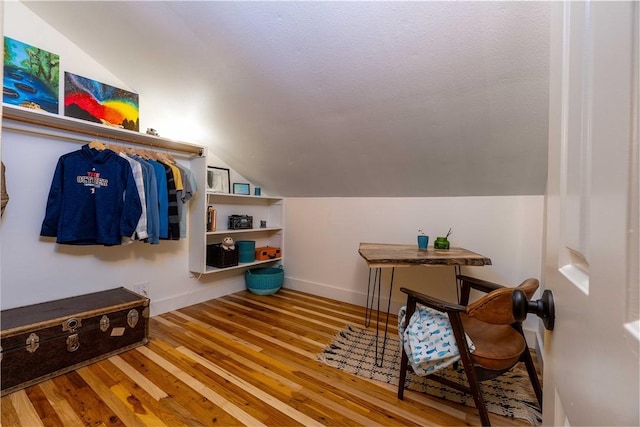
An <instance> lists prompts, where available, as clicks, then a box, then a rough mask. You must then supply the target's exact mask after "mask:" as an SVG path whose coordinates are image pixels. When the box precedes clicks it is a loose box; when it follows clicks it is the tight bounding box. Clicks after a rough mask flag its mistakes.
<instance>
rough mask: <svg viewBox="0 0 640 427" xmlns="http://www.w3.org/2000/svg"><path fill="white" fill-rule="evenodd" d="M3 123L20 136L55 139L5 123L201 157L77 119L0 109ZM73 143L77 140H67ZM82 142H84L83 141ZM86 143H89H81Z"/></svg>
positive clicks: (183, 147)
mask: <svg viewBox="0 0 640 427" xmlns="http://www.w3.org/2000/svg"><path fill="white" fill-rule="evenodd" d="M2 116H3V120H2V127H3V128H6V129H11V130H19V131H21V132H29V133H34V134H38V135H44V136H54V134H53V133H49V132H46V131H42V132H39V131H36V130H34V129H25V128H21V127H16V126H11V125H9V124H8V123H7V121H15V122H20V123H24V124H26V125H33V126H40V127H45V128H50V129H56V130H61V131H65V132H71V133H75V134H83V135H88V136H90V137H92V139H104V140H108V141H113V142H116V143H117V142H119V143H130V144H136V145H143V146H147V147H152V148H155V149H165V150H172V151H176V152H183V153H189V154H191V155H194V156H202V155H203V147H200V146H196V145H190V144H186V143H182V142H176V141H171V140H168V139H164V138H159V137H156V136H151V135H147V134H142V133H136V132H133V131H128V130H121V129H118V128H109V127H106V126H105V127H104V128H103V126H102V125H99V124H96V123H92V122H82V121H80V120H77V119H73V120H72V119H69V118H63V117H60V116H56V115H50V114H44V113H36V112H33V111H29V110H26V109H24V108H15V107H8V106H7V105H4V106H3V113H2ZM68 139H70V140H71V139H76V140H77V141H81V140H79V139H77V138H68ZM82 141H84V140H82ZM84 142H89V141H84Z"/></svg>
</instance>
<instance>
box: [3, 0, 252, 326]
mask: <svg viewBox="0 0 640 427" xmlns="http://www.w3.org/2000/svg"><path fill="white" fill-rule="evenodd" d="M3 6H4V20H3V23H4V34H5V35H7V36H9V37H12V38H15V39H17V40H20V41H23V42H25V43H29V44H33V45H35V46H37V47H40V48H42V49H46V50H49V51H51V52H54V53H57V54H59V55H60V57H61V61H60V62H61V75H62V73H63V72H64V71H65V70H66V71H70V72H73V73H76V74H80V75H83V76H86V77H89V78H92V79H95V80H98V81H101V82H103V83H107V84H110V85H114V86H117V87H120V88H124V89H129V90H131V88H129V87H128V86H127V85H126V84H125V83H124V82H122V81H120V80H119V79H118V78H117V77H116V76H114V75H113V74H111V73H110V72H109V71H108V70H106V69H105V68H104V67H102V66H101V65H100V64H98V63H97V62H96V61H94V60H93V59H92V58H91V57H90V56H89V55H87V53H85V52H83V51H81V50H80V49H78V48H77V47H76V46H75V45H74V44H73V43H71V42H70V41H69V40H68V39H66V38H65V37H63V36H62V35H61V34H60V33H58V32H57V31H55V30H53V29H52V28H51V27H50V26H48V25H47V24H46V23H45V22H44V21H42V20H41V19H40V18H39V17H38V16H36V15H34V14H33V13H32V12H31V11H29V10H28V9H27V8H26V7H24V6H23V5H22V3H20V2H3ZM34 29H35V30H34ZM140 96H141V99H143V100H144V94H140ZM155 114H157V113H156V112H155V111H154V110H153V106H152V105H145V107H144V111H142V112H141V129H144V125H143V120H142V118H143V117H146V118H147V119H148V120H150V122H153V117H154V115H155ZM69 136H74V135H69ZM1 137H2V160H3V162H4V163H5V165H6V166H7V171H6V183H7V187H8V188H7V189H8V192H9V195H10V198H11V199H10V201H9V204H8V206H7V209H6V211H5V214H4V215H3V216H2V219H1V222H0V240H1V241H2V247H3V251H2V253H1V254H0V267H1V268H0V305H1V308H2V309H6V308H12V307H17V306H21V305H26V304H33V303H37V302H42V301H47V300H51V299H56V298H64V297H68V296H73V295H79V294H83V293H88V292H94V291H100V290H104V289H110V288H113V287H117V286H125V287H127V288H129V289H133V288H134V286H135V284H137V283H142V282H148V283H149V288H150V297H151V301H152V302H151V314H152V315H154V314H158V313H162V312H165V311H168V310H172V309H175V308H178V307H182V306H186V305H190V304H194V303H197V302H200V301H204V300H208V299H211V298H215V297H217V296H220V295H225V294H227V293H230V292H235V291H238V290H241V289H243V288H244V281H243V279H242V276H240V277H238V276H236V275H226V274H224V275H217V276H215V277H203V278H201V279H200V280H197V279H195V278H192V277H190V275H189V272H188V244H187V242H186V241H177V242H173V241H163V242H161V243H160V245H156V246H150V245H145V244H142V243H139V242H138V243H134V244H132V245H130V246H124V247H111V248H106V247H100V246H86V247H74V246H65V245H57V244H55V243H54V242H53V241H52V240H50V239H41V238H40V237H39V232H40V226H41V223H42V219H43V217H44V211H45V206H46V200H47V195H48V191H49V186H50V183H51V178H52V177H53V171H54V169H55V165H56V161H57V159H58V157H59V156H60V155H62V154H64V153H67V152H70V151H73V150H77V149H79V148H80V144H78V143H74V142H65V141H63V140H60V139H50V138H43V137H38V136H33V135H26V134H20V133H16V132H13V131H7V130H4V131H3V132H2V134H1ZM76 137H77V136H76ZM184 140H186V141H188V139H187V136H185V139H184ZM208 161H211V162H214V164H216V165H219V166H224V164H223V163H221V162H220V161H219V159H216V158H215V157H211V158H208ZM182 163H183V164H185V165H187V166H188V161H182Z"/></svg>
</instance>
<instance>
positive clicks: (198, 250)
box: [189, 158, 285, 275]
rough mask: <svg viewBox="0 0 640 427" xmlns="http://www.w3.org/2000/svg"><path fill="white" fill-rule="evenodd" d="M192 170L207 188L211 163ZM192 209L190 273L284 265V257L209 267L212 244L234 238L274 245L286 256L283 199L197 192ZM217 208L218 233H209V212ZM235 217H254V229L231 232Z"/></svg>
mask: <svg viewBox="0 0 640 427" xmlns="http://www.w3.org/2000/svg"><path fill="white" fill-rule="evenodd" d="M191 166H192V168H191V170H192V172H193V173H194V175H195V176H197V177H198V182H201V183H202V184H203V185H202V187H203V188H206V181H207V180H206V177H207V168H208V165H207V162H206V158H202V159H200V158H198V159H193V160H192V162H191ZM192 203H193V204H192V205H191V207H190V209H189V217H190V227H191V228H190V231H189V271H191V272H192V273H196V274H202V275H208V274H212V273H222V272H225V271H233V270H236V272H237V273H240V272H241V270H242V269H247V268H251V267H254V266H260V265H273V264H274V263H278V262H280V263H282V262H283V259H284V258H283V257H280V258H277V259H273V260H265V261H255V262H251V263H242V264H239V265H238V266H234V267H227V268H216V267H212V266H208V265H206V261H207V247H208V245H212V244H216V243H221V242H222V239H223V238H224V237H232V238H233V239H234V240H253V241H255V245H256V247H263V246H271V247H276V248H280V249H281V250H282V251H283V253H284V248H283V243H284V205H285V199H284V198H282V197H276V196H268V195H260V196H253V195H245V194H232V193H215V192H213V191H203V192H202V193H199V194H198V193H196V195H195V196H194V199H193V200H192ZM209 206H213V207H214V209H216V217H217V225H218V229H217V230H216V231H207V230H206V226H207V224H206V218H207V209H208V207H209ZM231 215H247V216H251V217H253V226H254V227H256V228H249V229H237V230H233V229H232V230H230V229H228V228H227V227H228V218H229V216H231ZM261 221H266V224H267V227H265V228H259V225H260V223H261Z"/></svg>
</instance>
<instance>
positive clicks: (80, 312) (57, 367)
mask: <svg viewBox="0 0 640 427" xmlns="http://www.w3.org/2000/svg"><path fill="white" fill-rule="evenodd" d="M0 314H1V321H2V323H1V326H2V331H1V332H0V339H1V345H2V349H1V351H2V359H1V361H0V364H1V370H2V372H1V375H2V380H1V381H2V396H4V395H6V394H9V393H12V392H14V391H17V390H20V389H22V388H25V387H28V386H30V385H33V384H36V383H38V382H41V381H44V380H47V379H50V378H53V377H55V376H57V375H61V374H64V373H66V372H69V371H72V370H74V369H78V368H81V367H83V366H86V365H89V364H90V363H93V362H97V361H98V360H102V359H106V358H108V357H111V356H113V355H115V354H118V353H122V352H124V351H126V350H130V349H132V348H135V347H138V346H140V345H143V344H146V343H147V340H148V336H149V299H148V298H146V297H143V296H140V295H138V294H136V293H134V292H131V291H129V290H127V289H125V288H116V289H111V290H107V291H102V292H95V293H91V294H86V295H80V296H76V297H70V298H64V299H60V300H55V301H49V302H44V303H40V304H34V305H29V306H25V307H18V308H12V309H9V310H3V311H2V312H1V313H0Z"/></svg>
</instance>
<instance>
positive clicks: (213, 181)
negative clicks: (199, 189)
mask: <svg viewBox="0 0 640 427" xmlns="http://www.w3.org/2000/svg"><path fill="white" fill-rule="evenodd" d="M230 187H231V175H230V170H229V169H227V168H217V167H215V166H207V191H211V192H213V193H229V189H230Z"/></svg>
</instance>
